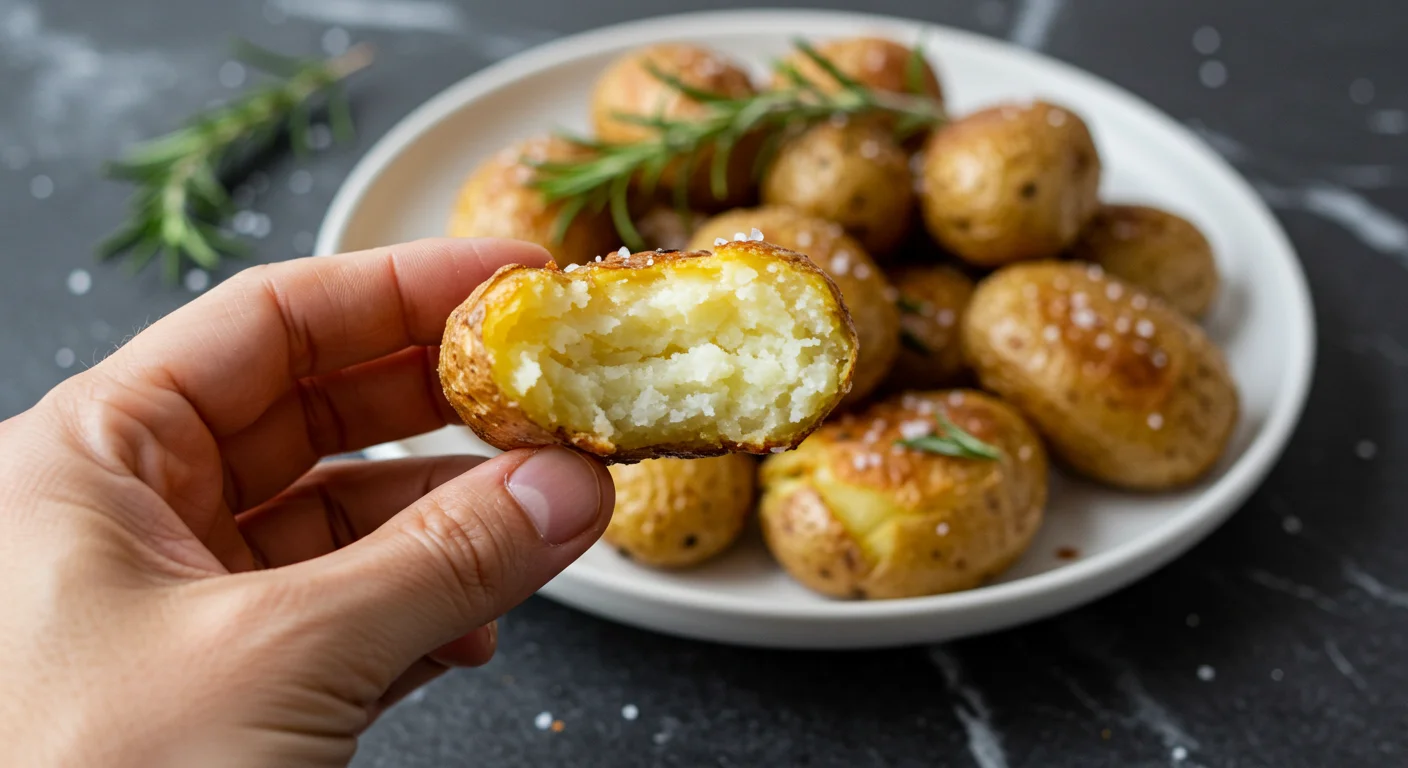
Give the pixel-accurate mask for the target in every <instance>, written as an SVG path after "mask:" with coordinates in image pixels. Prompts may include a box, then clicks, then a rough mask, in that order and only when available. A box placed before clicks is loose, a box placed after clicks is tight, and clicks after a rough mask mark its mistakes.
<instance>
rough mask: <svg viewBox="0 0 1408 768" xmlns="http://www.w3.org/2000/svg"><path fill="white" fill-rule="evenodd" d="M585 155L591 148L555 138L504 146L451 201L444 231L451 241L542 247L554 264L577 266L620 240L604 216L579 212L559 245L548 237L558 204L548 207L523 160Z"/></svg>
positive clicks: (560, 206)
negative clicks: (464, 239)
mask: <svg viewBox="0 0 1408 768" xmlns="http://www.w3.org/2000/svg"><path fill="white" fill-rule="evenodd" d="M590 156H591V150H589V149H587V148H586V147H583V146H581V145H578V144H573V143H572V142H570V141H567V140H565V139H562V138H558V137H555V136H543V137H540V138H535V139H529V140H527V141H524V142H520V143H518V144H515V145H513V146H512V147H509V148H507V149H505V150H503V151H501V152H499V153H498V154H496V155H494V156H493V157H491V158H489V159H488V160H487V161H485V162H484V163H483V164H482V165H480V166H479V167H478V168H476V169H475V170H474V172H473V173H472V174H470V176H469V178H468V179H467V180H466V181H465V183H464V186H463V187H462V188H461V189H460V193H459V197H458V198H457V199H456V200H455V208H454V212H453V213H452V214H451V216H450V223H449V227H448V228H447V232H448V234H449V235H450V236H451V237H506V238H509V239H512V240H526V241H528V242H530V243H537V244H538V245H541V246H543V247H544V248H546V249H548V252H549V253H551V254H552V257H553V259H555V260H556V261H557V262H558V263H559V264H564V265H565V264H582V263H585V262H588V261H590V260H592V259H594V258H596V257H597V256H600V255H601V254H603V253H606V252H608V251H610V250H612V249H613V248H615V247H616V245H617V244H618V243H619V242H620V241H619V239H618V238H617V237H616V230H615V229H614V228H613V227H612V225H611V219H610V217H609V216H607V215H606V214H604V213H601V214H593V213H591V212H590V211H582V212H581V213H579V214H578V215H577V216H576V217H575V218H574V219H573V220H572V224H571V225H570V226H568V227H567V230H566V232H565V233H564V234H563V237H562V239H561V241H560V242H559V241H558V240H556V239H554V238H553V233H554V232H555V229H554V227H555V226H556V224H557V218H558V214H559V213H560V212H561V210H562V205H561V204H560V203H549V202H548V201H547V200H546V199H545V198H544V197H543V193H542V192H539V191H538V190H536V189H534V188H533V187H532V186H531V184H532V181H533V175H534V172H533V169H532V168H531V167H529V165H528V164H527V163H525V162H524V161H525V160H528V161H531V162H538V161H543V160H553V161H568V160H578V159H582V158H586V157H590Z"/></svg>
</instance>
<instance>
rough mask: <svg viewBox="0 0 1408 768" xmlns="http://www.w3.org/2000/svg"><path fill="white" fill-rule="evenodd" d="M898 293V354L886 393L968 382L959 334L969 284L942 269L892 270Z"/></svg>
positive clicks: (970, 289) (970, 288)
mask: <svg viewBox="0 0 1408 768" xmlns="http://www.w3.org/2000/svg"><path fill="white" fill-rule="evenodd" d="M890 282H891V283H893V284H894V286H895V289H896V290H897V291H899V296H900V299H899V303H900V332H901V334H902V335H901V338H900V354H899V358H898V359H896V360H895V367H894V368H892V369H891V370H890V376H889V378H888V379H886V380H885V388H886V389H888V390H891V391H898V390H903V389H935V388H938V387H952V386H956V385H958V384H960V383H963V382H964V380H965V379H967V378H968V373H969V371H968V364H967V362H966V361H965V360H964V359H963V345H962V343H961V341H960V338H959V328H960V326H961V324H962V321H963V313H964V311H965V310H967V309H968V301H969V300H970V299H972V297H973V281H972V280H971V279H970V278H969V277H968V276H967V275H965V274H963V273H962V272H960V271H958V270H957V269H954V268H953V267H951V266H948V265H946V264H932V265H931V264H924V265H920V264H914V265H910V266H905V267H900V268H898V269H894V270H891V272H890Z"/></svg>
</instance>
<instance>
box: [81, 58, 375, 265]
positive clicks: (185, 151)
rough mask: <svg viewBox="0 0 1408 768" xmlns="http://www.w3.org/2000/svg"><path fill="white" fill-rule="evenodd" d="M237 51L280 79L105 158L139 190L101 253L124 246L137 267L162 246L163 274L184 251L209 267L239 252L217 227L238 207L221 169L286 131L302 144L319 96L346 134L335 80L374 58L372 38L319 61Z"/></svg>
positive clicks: (226, 171)
mask: <svg viewBox="0 0 1408 768" xmlns="http://www.w3.org/2000/svg"><path fill="white" fill-rule="evenodd" d="M238 53H239V55H240V57H241V58H242V59H243V60H244V61H245V62H246V63H248V64H250V65H251V66H254V67H258V68H260V69H263V70H265V71H266V72H268V73H269V74H271V75H275V76H278V77H281V78H282V80H281V81H279V82H277V83H274V84H272V85H269V86H266V87H263V88H258V89H254V90H251V91H249V92H248V93H246V94H244V95H242V96H241V97H240V98H238V99H236V100H235V101H233V102H231V103H229V104H226V105H223V106H220V107H216V108H214V109H212V110H209V111H207V112H204V113H202V114H199V115H197V116H196V117H195V118H193V119H192V120H191V121H190V124H189V125H187V126H186V127H184V128H181V129H179V130H176V131H174V132H172V133H169V134H167V135H165V136H162V137H159V138H156V139H152V140H150V141H147V142H145V143H142V144H139V145H138V146H136V147H134V148H133V149H132V150H131V151H129V152H128V153H127V155H126V156H125V157H124V158H122V159H121V160H118V161H116V162H114V163H111V164H109V165H108V166H107V168H106V172H107V174H108V175H109V176H112V177H114V178H119V179H124V180H127V181H130V182H132V183H133V184H136V185H137V191H136V193H135V194H134V195H133V198H132V216H131V219H130V220H129V221H128V222H127V223H126V224H125V225H123V226H122V227H121V228H120V229H119V230H118V231H117V232H116V233H115V234H114V235H112V236H111V237H109V238H108V239H107V240H105V241H104V242H103V243H102V244H101V245H100V246H99V247H98V251H99V254H100V256H101V257H102V258H104V259H108V258H112V257H114V256H118V255H120V254H123V253H128V254H130V262H129V263H130V266H131V268H132V271H133V272H134V273H135V272H137V271H140V270H141V269H142V268H144V267H145V266H146V265H147V264H148V263H149V262H151V260H152V259H153V258H155V257H156V256H157V255H158V254H160V255H161V257H162V261H163V264H164V266H165V276H166V279H167V280H168V281H174V280H176V279H177V278H178V277H179V276H180V272H181V265H182V264H183V262H184V261H185V260H187V259H188V260H190V261H191V262H192V263H194V264H196V265H198V266H200V267H204V268H206V269H212V268H214V267H216V266H218V265H219V263H220V259H221V257H222V256H238V255H243V254H244V253H245V252H246V251H247V247H246V245H245V244H244V243H242V242H239V241H238V240H235V239H234V238H232V237H231V236H229V235H228V234H226V233H225V232H222V231H221V229H220V226H221V224H222V223H224V221H225V219H226V217H227V216H229V215H230V214H231V213H232V209H233V208H234V204H233V203H232V201H231V199H230V193H229V190H228V188H227V187H226V177H227V176H228V175H230V174H231V173H232V172H234V171H235V170H237V168H238V167H239V166H240V165H241V164H243V163H247V162H248V161H250V160H251V159H253V158H254V157H256V156H258V155H259V154H260V153H262V152H264V151H266V150H268V149H269V148H270V147H271V146H272V145H273V144H274V142H275V141H276V140H277V139H278V138H279V137H280V136H281V135H284V134H285V133H286V134H287V135H288V137H289V140H290V142H291V144H292V145H293V147H294V149H295V151H298V152H302V151H304V150H306V149H307V148H308V139H307V135H308V129H309V127H310V123H311V118H312V113H313V109H314V108H315V107H316V106H317V105H318V104H323V103H325V104H326V105H327V109H328V120H329V123H330V125H331V128H332V130H333V133H334V135H335V136H337V137H339V138H345V137H347V136H350V135H351V130H352V121H351V113H350V111H349V109H348V105H347V99H346V96H345V95H344V94H343V92H342V89H341V84H342V82H343V80H345V79H346V78H347V77H348V76H349V75H351V74H352V73H354V72H356V71H358V70H360V69H362V68H363V67H366V66H367V65H368V64H370V63H371V60H372V51H371V48H370V47H369V46H366V45H358V46H354V47H353V48H351V49H349V50H348V51H347V52H346V53H344V54H342V55H340V56H337V57H335V58H332V59H328V60H325V61H317V60H308V59H298V58H293V57H287V56H282V55H280V54H277V53H272V52H270V51H266V50H263V49H261V48H257V47H255V46H253V45H250V44H248V43H241V44H239V45H238Z"/></svg>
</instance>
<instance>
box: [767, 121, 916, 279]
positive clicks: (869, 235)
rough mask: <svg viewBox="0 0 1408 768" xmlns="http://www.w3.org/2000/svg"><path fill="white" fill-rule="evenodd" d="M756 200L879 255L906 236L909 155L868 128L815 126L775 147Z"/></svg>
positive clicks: (910, 202) (910, 199)
mask: <svg viewBox="0 0 1408 768" xmlns="http://www.w3.org/2000/svg"><path fill="white" fill-rule="evenodd" d="M762 199H763V203H764V204H765V205H786V206H790V207H792V208H796V209H797V210H799V211H802V212H803V213H809V214H811V215H813V216H817V217H819V218H823V219H827V220H829V221H834V222H836V223H837V224H840V225H841V226H843V227H845V228H846V231H847V232H849V233H850V234H851V235H853V236H854V237H855V238H856V239H857V240H859V241H860V243H861V245H863V246H865V249H866V250H867V251H868V252H869V253H870V255H872V256H876V257H882V256H885V255H886V254H888V253H889V252H890V251H892V250H894V248H895V246H897V245H899V244H900V242H901V241H902V240H903V239H904V237H905V235H906V234H908V232H909V224H910V219H911V215H910V214H911V211H912V210H913V208H914V189H913V185H912V184H911V179H910V173H909V154H908V153H907V152H905V151H904V148H902V147H901V146H900V145H899V144H898V143H897V142H896V141H895V139H894V137H893V133H892V132H891V131H890V130H889V129H887V128H884V127H881V126H879V125H876V124H875V123H873V122H851V123H846V124H842V125H837V124H834V123H830V122H826V123H820V124H818V125H814V126H812V127H811V128H809V129H807V130H806V131H805V132H803V133H802V134H801V135H799V136H796V137H793V138H791V139H788V140H786V141H785V142H784V143H783V144H782V146H781V148H779V150H778V152H777V157H776V158H774V159H773V162H772V164H771V165H770V166H769V167H768V169H767V172H766V173H764V174H763V185H762Z"/></svg>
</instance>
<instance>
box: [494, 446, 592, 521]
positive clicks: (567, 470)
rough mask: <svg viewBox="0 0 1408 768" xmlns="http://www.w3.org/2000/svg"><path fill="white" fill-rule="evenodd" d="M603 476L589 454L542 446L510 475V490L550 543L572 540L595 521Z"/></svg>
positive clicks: (508, 484)
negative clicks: (600, 478) (599, 476)
mask: <svg viewBox="0 0 1408 768" xmlns="http://www.w3.org/2000/svg"><path fill="white" fill-rule="evenodd" d="M599 484H600V480H599V479H598V478H597V473H596V470H595V469H594V468H593V467H592V465H591V464H589V463H588V462H587V459H586V457H584V456H582V455H581V454H578V453H576V452H574V451H569V450H567V449H566V448H543V449H542V450H540V451H538V452H537V453H535V454H533V455H532V456H530V457H529V458H528V460H527V461H525V462H523V463H522V464H520V465H518V469H515V470H514V471H513V474H511V475H509V476H508V483H507V486H508V492H509V494H510V495H512V496H513V498H514V500H515V501H517V502H518V506H520V507H522V508H523V513H524V514H526V515H527V516H528V519H529V520H531V521H532V522H533V527H534V528H536V529H537V530H538V535H539V536H541V537H542V539H543V541H544V542H546V543H548V544H562V543H564V542H567V541H571V540H572V539H574V538H576V537H577V536H578V535H580V534H581V533H582V532H583V531H586V530H587V529H588V528H591V527H592V525H594V524H595V523H596V519H597V516H598V514H599V513H600V506H601V488H600V487H599Z"/></svg>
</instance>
